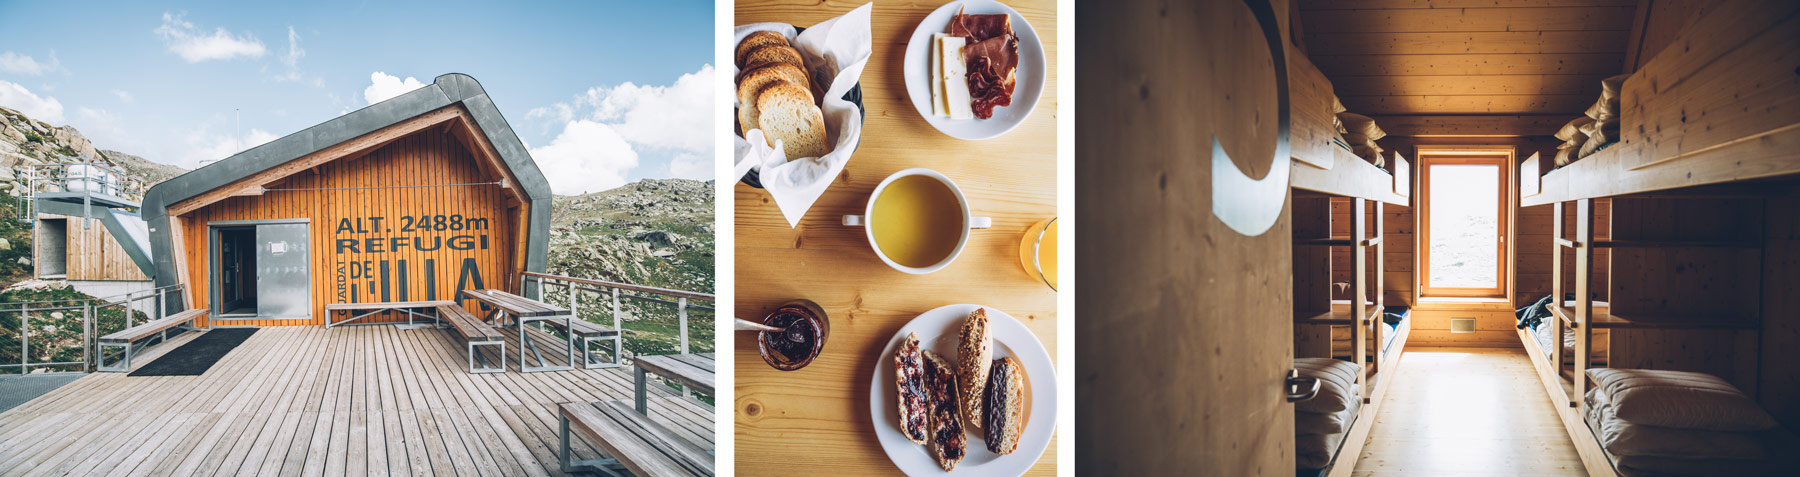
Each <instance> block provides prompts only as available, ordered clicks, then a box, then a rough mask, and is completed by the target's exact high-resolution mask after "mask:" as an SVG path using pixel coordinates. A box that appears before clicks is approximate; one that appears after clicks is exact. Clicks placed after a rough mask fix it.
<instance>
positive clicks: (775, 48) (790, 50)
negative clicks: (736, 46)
mask: <svg viewBox="0 0 1800 477" xmlns="http://www.w3.org/2000/svg"><path fill="white" fill-rule="evenodd" d="M764 63H787V64H790V65H794V66H796V67H799V68H800V71H806V59H805V58H804V57H802V56H800V50H796V49H794V47H791V46H787V45H763V46H762V47H760V48H757V49H754V50H750V52H749V53H746V54H745V55H744V69H745V70H746V71H747V70H750V69H755V68H757V67H759V66H762V65H763V64H764ZM738 79H740V80H742V79H743V78H742V76H741V75H740V76H739V78H738Z"/></svg>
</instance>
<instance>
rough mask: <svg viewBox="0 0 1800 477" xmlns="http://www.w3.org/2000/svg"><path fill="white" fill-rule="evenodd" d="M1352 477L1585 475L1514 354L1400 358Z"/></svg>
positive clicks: (1455, 352) (1430, 353) (1490, 351)
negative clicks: (1354, 476) (1376, 476)
mask: <svg viewBox="0 0 1800 477" xmlns="http://www.w3.org/2000/svg"><path fill="white" fill-rule="evenodd" d="M1392 379H1393V380H1394V381H1393V382H1390V383H1387V385H1388V386H1392V387H1391V388H1389V389H1388V391H1387V398H1386V399H1385V400H1383V401H1382V404H1381V412H1380V413H1379V415H1378V416H1377V417H1376V419H1375V427H1374V428H1373V429H1372V430H1371V432H1370V434H1369V440H1368V444H1367V445H1366V446H1365V447H1363V453H1362V456H1361V458H1359V459H1357V461H1356V471H1355V472H1354V475H1356V476H1359V477H1360V476H1375V475H1379V476H1411V475H1419V476H1425V475H1433V476H1439V475H1482V476H1490V475H1491V476H1499V475H1587V472H1586V470H1584V468H1583V467H1582V465H1581V458H1580V456H1578V455H1576V453H1575V445H1574V444H1573V443H1572V442H1570V441H1569V435H1568V433H1567V431H1565V430H1564V429H1563V425H1562V421H1561V418H1560V417H1558V415H1557V413H1556V408H1554V407H1551V406H1552V404H1551V402H1550V399H1549V398H1548V397H1546V396H1545V395H1544V388H1543V386H1542V385H1541V384H1539V383H1538V376H1537V372H1536V371H1534V370H1533V369H1532V367H1531V359H1530V358H1529V357H1527V356H1525V352H1524V350H1522V349H1519V348H1412V347H1409V348H1407V349H1406V354H1404V355H1402V356H1401V357H1400V364H1399V365H1398V366H1396V367H1395V369H1394V376H1392Z"/></svg>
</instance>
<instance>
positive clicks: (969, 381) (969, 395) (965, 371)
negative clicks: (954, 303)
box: [956, 308, 994, 434]
mask: <svg viewBox="0 0 1800 477" xmlns="http://www.w3.org/2000/svg"><path fill="white" fill-rule="evenodd" d="M961 338H962V341H960V342H959V343H958V344H957V345H956V353H957V357H956V359H957V368H956V382H958V383H962V388H961V389H958V390H957V393H958V396H960V397H961V398H962V402H961V403H959V405H960V406H961V407H962V412H963V422H967V423H969V426H970V427H973V428H975V429H977V430H980V429H981V423H982V422H983V421H982V419H981V411H982V409H981V390H982V388H984V387H986V386H987V382H988V365H989V361H992V360H993V359H994V337H993V336H990V335H989V334H988V316H987V309H985V308H976V309H975V311H974V312H972V313H969V317H968V318H967V319H964V320H963V326H962V336H961ZM977 434H979V432H977Z"/></svg>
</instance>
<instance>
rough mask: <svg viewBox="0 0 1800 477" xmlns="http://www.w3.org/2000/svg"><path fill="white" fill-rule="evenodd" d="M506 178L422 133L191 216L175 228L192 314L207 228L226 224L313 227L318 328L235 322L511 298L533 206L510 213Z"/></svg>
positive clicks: (450, 143)
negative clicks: (484, 291)
mask: <svg viewBox="0 0 1800 477" xmlns="http://www.w3.org/2000/svg"><path fill="white" fill-rule="evenodd" d="M503 179H504V177H502V175H501V174H499V173H497V172H496V171H493V170H484V168H483V167H482V166H481V164H480V163H479V162H478V161H477V160H476V158H475V155H474V154H473V153H472V152H470V151H469V150H467V149H466V148H464V147H463V145H462V144H461V143H460V141H457V140H456V139H455V138H454V137H453V136H451V135H449V134H444V133H440V132H437V131H435V130H427V131H423V132H419V133H415V134H413V135H410V136H406V137H404V138H401V139H398V140H395V141H393V142H391V143H388V144H387V145H385V146H382V147H381V148H380V149H376V150H374V151H371V152H369V153H367V154H364V155H361V156H359V157H357V158H354V159H345V160H338V161H332V162H328V163H325V164H321V165H319V166H316V167H314V168H312V169H309V170H307V171H305V172H301V173H298V174H295V175H292V176H288V177H287V178H286V179H283V180H281V181H279V182H276V183H273V184H271V185H269V186H268V189H270V190H269V191H268V192H265V193H263V194H262V195H259V196H240V197H231V198H227V199H224V200H222V201H219V202H217V203H214V204H211V205H208V206H205V207H202V208H200V209H197V210H194V211H192V212H188V213H187V214H184V215H182V216H180V223H181V227H182V233H181V235H182V236H183V237H184V238H185V239H186V242H187V247H186V248H185V249H184V250H183V255H184V257H183V258H184V260H185V261H186V262H187V264H188V267H187V274H186V275H185V282H186V283H187V284H188V285H189V286H190V287H191V293H190V296H191V297H192V299H193V300H194V302H193V303H194V305H193V306H194V307H199V308H207V307H210V306H211V300H212V296H213V295H212V293H211V292H212V290H211V288H210V287H211V286H212V285H211V283H212V280H211V278H210V276H211V274H212V267H211V266H210V264H211V261H212V260H213V252H214V250H212V249H211V248H210V247H209V246H208V237H209V227H210V226H211V224H215V223H218V222H225V221H247V220H270V219H308V220H309V221H310V225H311V226H310V229H311V236H310V239H311V250H312V254H311V256H310V257H309V258H310V261H311V265H312V270H311V272H312V277H311V281H312V290H311V297H312V305H313V309H314V316H313V318H311V319H308V320H258V321H251V322H243V323H238V324H247V325H253V326H280V325H322V324H324V323H325V321H324V320H325V318H326V313H325V311H324V310H325V305H327V304H330V303H366V302H383V301H407V300H421V299H422V300H453V299H456V296H457V294H458V292H459V291H460V290H464V289H481V288H494V287H501V288H507V286H506V285H505V284H515V283H519V278H520V275H519V274H520V273H521V272H523V269H522V268H521V262H520V261H519V258H520V257H519V256H518V254H517V253H516V250H518V248H519V247H518V246H517V241H518V232H517V231H518V229H519V227H520V224H521V220H523V218H524V217H525V216H526V214H527V213H528V210H526V209H525V208H523V207H529V206H528V205H526V206H520V205H517V201H511V202H512V205H510V206H509V205H508V202H509V201H507V200H506V199H505V196H506V195H507V193H508V192H507V191H506V190H504V189H502V188H501V187H500V186H499V185H498V183H499V182H500V181H502V180H503ZM288 189H291V190H288ZM421 224H424V225H421ZM475 306H476V305H470V311H471V312H478V311H479V310H477V309H476V308H475ZM340 318H341V317H340ZM370 321H375V320H370ZM202 325H203V326H204V325H205V323H202Z"/></svg>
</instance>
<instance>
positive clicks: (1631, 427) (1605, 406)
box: [1587, 389, 1765, 459]
mask: <svg viewBox="0 0 1800 477" xmlns="http://www.w3.org/2000/svg"><path fill="white" fill-rule="evenodd" d="M1599 391H1600V390H1598V389H1596V390H1594V392H1589V393H1588V396H1587V421H1588V425H1589V426H1590V427H1592V428H1593V430H1594V434H1595V436H1596V437H1598V438H1599V440H1600V445H1601V447H1605V448H1606V451H1607V452H1611V453H1613V454H1615V455H1620V456H1655V457H1676V458H1682V459H1761V458H1763V456H1764V455H1765V454H1764V452H1763V445H1762V442H1761V441H1759V440H1758V439H1757V438H1756V436H1755V435H1754V434H1748V433H1738V432H1718V431H1699V430H1692V429H1670V428H1664V427H1655V426H1646V425H1641V424H1633V423H1631V422H1629V421H1626V420H1624V419H1619V418H1618V416H1617V415H1616V414H1615V408H1614V407H1613V406H1612V405H1611V403H1608V402H1607V401H1606V400H1607V398H1606V394H1605V393H1603V392H1599Z"/></svg>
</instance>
